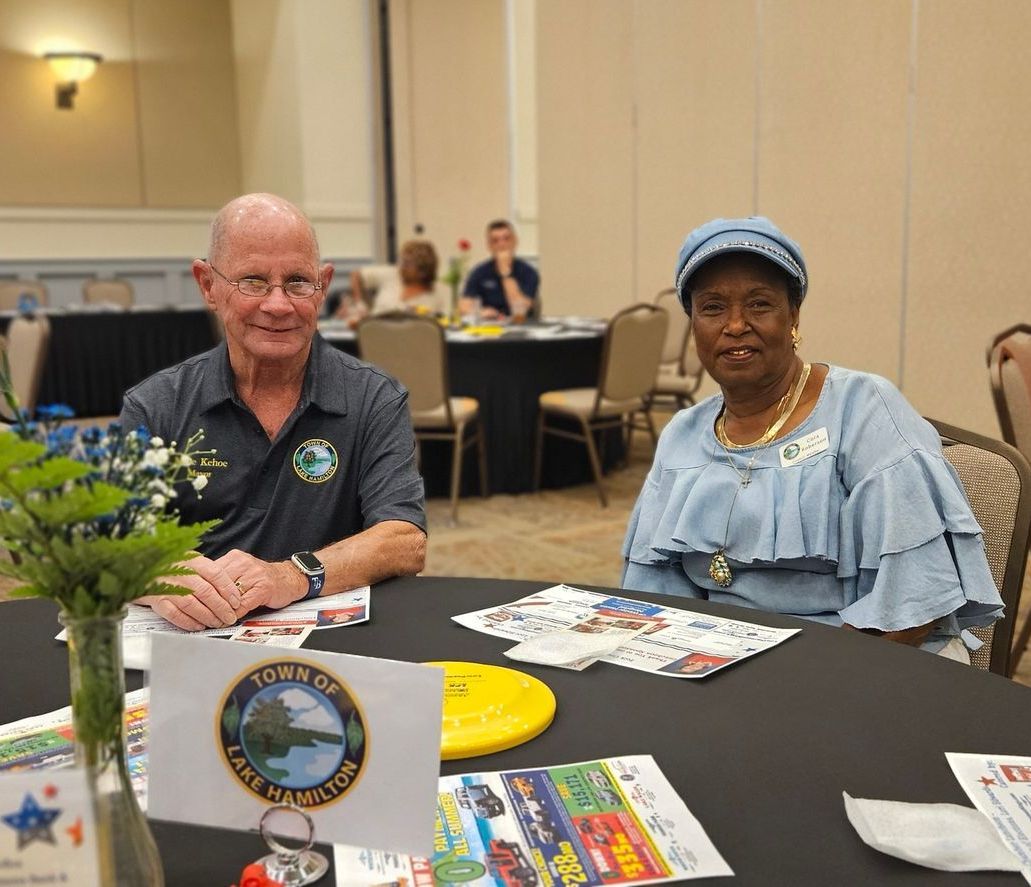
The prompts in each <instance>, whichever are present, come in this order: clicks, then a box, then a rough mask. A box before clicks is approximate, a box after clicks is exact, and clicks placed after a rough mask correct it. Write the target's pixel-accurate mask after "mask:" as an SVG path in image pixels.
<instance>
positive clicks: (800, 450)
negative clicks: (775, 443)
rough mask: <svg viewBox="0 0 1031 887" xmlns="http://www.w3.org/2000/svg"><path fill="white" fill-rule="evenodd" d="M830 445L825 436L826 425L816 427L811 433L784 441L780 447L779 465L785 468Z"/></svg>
mask: <svg viewBox="0 0 1031 887" xmlns="http://www.w3.org/2000/svg"><path fill="white" fill-rule="evenodd" d="M829 446H830V441H829V440H828V438H827V426H824V427H823V428H817V429H816V431H814V432H812V433H811V434H807V435H806V436H805V437H800V438H798V439H797V440H793V441H791V443H786V444H784V446H782V447H781V448H780V467H781V468H787V467H788V466H789V465H795V464H797V463H799V462H802V461H804V460H805V459H808V458H809V457H811V456H815V455H817V454H819V453H823V452H825V451H826V450H827V448H828V447H829Z"/></svg>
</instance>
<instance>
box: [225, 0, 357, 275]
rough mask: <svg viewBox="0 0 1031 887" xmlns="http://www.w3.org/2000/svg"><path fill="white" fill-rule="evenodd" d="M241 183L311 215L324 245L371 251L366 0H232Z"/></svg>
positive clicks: (326, 249)
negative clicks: (294, 204) (278, 195)
mask: <svg viewBox="0 0 1031 887" xmlns="http://www.w3.org/2000/svg"><path fill="white" fill-rule="evenodd" d="M231 8H232V22H233V29H232V30H233V35H232V40H233V50H234V54H235V59H236V78H235V79H236V91H237V96H238V101H237V116H238V119H239V124H240V158H241V161H240V163H241V178H242V190H243V191H246V192H249V191H271V192H273V193H275V194H281V195H283V196H284V197H286V198H287V199H289V200H293V201H294V202H296V203H297V204H298V205H299V206H301V207H302V208H303V209H304V210H305V211H306V212H307V213H308V214H309V216H311V218H312V221H313V222H314V223H315V227H316V229H317V231H318V234H319V243H320V246H321V248H322V253H323V255H326V256H354V257H359V258H361V257H371V256H372V255H373V252H374V246H373V242H374V236H373V235H374V227H375V226H374V218H373V215H374V209H373V181H374V175H375V172H374V170H375V164H374V162H373V154H372V152H373V110H372V95H371V93H372V77H371V70H372V57H371V46H370V23H369V18H368V4H367V3H366V2H365V0H231Z"/></svg>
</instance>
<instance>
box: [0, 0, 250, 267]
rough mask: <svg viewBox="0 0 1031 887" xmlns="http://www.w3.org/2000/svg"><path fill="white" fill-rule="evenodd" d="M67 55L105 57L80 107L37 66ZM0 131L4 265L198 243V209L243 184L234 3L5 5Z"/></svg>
mask: <svg viewBox="0 0 1031 887" xmlns="http://www.w3.org/2000/svg"><path fill="white" fill-rule="evenodd" d="M61 48H69V49H78V50H89V51H94V52H99V53H100V54H101V55H103V56H104V61H103V63H102V64H101V65H100V66H99V67H98V69H97V72H96V74H95V75H94V76H93V77H92V78H91V79H90V80H88V81H86V82H85V83H83V84H82V85H81V87H80V90H79V94H78V96H77V97H76V99H75V108H74V109H73V110H60V109H57V108H56V107H55V106H54V79H53V75H52V74H51V72H50V69H49V66H48V65H47V63H46V62H45V61H44V60H43V59H41V58H40V55H41V54H42V53H43V52H44V51H47V50H49V49H61ZM0 132H2V133H3V147H2V154H0V156H2V158H3V162H2V163H0V258H19V259H31V258H39V259H48V258H68V257H75V258H78V257H90V258H99V257H109V256H119V257H121V256H141V255H148V256H151V255H168V254H172V253H171V251H172V250H178V249H179V248H181V247H182V246H183V245H184V244H203V242H204V238H205V236H206V221H204V220H203V219H204V218H205V216H204V215H203V214H201V213H197V212H195V211H192V208H198V207H211V206H218V205H219V204H221V203H222V202H223V201H224V200H225V199H227V198H228V197H229V196H231V195H232V194H234V193H236V192H237V191H238V189H239V180H240V176H239V160H238V156H239V152H238V148H237V126H236V110H235V98H234V90H233V77H232V52H231V40H230V22H229V14H228V5H227V3H226V2H213V0H178V2H176V3H175V4H168V3H162V2H159V0H41V2H33V3H24V2H19V0H0ZM193 252H195V249H193V248H192V247H191V249H190V250H189V253H193Z"/></svg>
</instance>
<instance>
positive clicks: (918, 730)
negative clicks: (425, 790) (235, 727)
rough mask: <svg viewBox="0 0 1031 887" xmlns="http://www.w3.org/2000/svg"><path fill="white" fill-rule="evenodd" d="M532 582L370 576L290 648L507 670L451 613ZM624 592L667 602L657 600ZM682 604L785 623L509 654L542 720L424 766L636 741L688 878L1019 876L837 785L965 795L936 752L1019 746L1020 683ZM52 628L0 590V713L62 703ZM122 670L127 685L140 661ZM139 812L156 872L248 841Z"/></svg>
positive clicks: (250, 846)
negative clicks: (342, 622) (942, 844)
mask: <svg viewBox="0 0 1031 887" xmlns="http://www.w3.org/2000/svg"><path fill="white" fill-rule="evenodd" d="M541 587H543V586H542V584H541V583H531V582H514V581H506V580H498V579H426V578H421V579H411V578H410V579H398V580H393V581H391V582H387V583H383V584H382V585H380V586H377V588H376V589H375V590H374V591H373V595H372V619H371V621H370V622H369V623H367V624H364V625H356V626H352V627H348V628H338V629H332V630H328V631H318V632H315V633H313V634H312V635H311V636H310V637H309V638H308V639H307V641H306V642H305V646H306V647H309V648H316V649H324V650H335V651H339V652H348V653H358V654H362V655H371V656H389V657H392V658H395V659H401V660H406V661H413V662H420V661H428V660H439V659H461V660H469V661H473V662H486V663H492V664H496V665H508V666H512V665H513V664H514V663H512V662H511V660H508V659H506V658H505V657H504V656H503V655H502V650H504V649H505V648H506V647H508V646H510V642H508V641H505V640H503V639H500V638H495V637H490V636H488V635H484V634H479V633H477V632H473V631H470V630H468V629H465V628H462V627H460V626H458V625H457V624H455V623H454V622H451V621H450V618H449V617H450V616H451V615H454V614H457V613H463V612H467V611H469V610H473V609H478V608H482V607H486V606H489V605H492V604H499V603H503V602H505V601H510V600H514V599H516V598H518V597H522V596H524V595H527V594H529V593H531V592H532V591H534V590H537V589H539V588H541ZM633 597H635V598H640V599H645V600H649V599H650V600H656V601H661V602H662V603H664V604H666V605H667V606H668V605H669V604H670V598H668V597H667V598H659V597H656V596H651V595H644V594H636V593H635V594H634V595H633ZM683 606H684V607H685V608H690V609H692V610H697V611H700V612H707V613H717V614H720V615H724V616H732V617H735V618H743V619H748V620H750V621H753V622H759V623H762V624H766V625H776V626H787V627H802V628H803V631H802V633H801V634H799V635H797V636H796V637H794V638H792V639H791V640H789V641H787V642H786V643H784V644H782V645H781V646H779V647H777V648H775V649H773V650H770V651H768V652H766V653H763V654H762V655H760V656H759V657H757V658H755V659H752V660H749V661H747V662H744V663H741V664H739V665H736V666H734V667H733V668H730V669H727V670H725V671H722V672H719V673H717V674H714V675H712V676H710V677H708V678H705V679H703V680H695V681H688V680H675V679H673V678H666V677H657V676H653V675H648V674H644V673H642V672H638V671H633V670H631V669H627V668H620V667H617V666H612V665H607V664H604V663H598V664H596V665H593V666H591V667H590V668H589V669H587V670H586V671H583V672H570V671H564V670H561V669H553V668H545V667H538V666H533V665H527V664H523V663H519V664H518V667H519V668H520V669H522V670H524V671H527V672H529V673H531V674H533V675H535V676H537V677H539V678H540V679H541V680H543V681H544V682H545V683H547V684H548V685H549V686H550V687H551V688H552V690H553V691H554V692H555V696H556V697H557V700H558V709H557V712H556V716H555V721H554V723H553V724H552V725H551V727H549V728H548V730H547V731H546V732H544V733H543V734H542V735H540V736H539V737H537V738H536V739H534V740H532V741H530V742H528V743H526V744H525V745H521V746H518V747H516V748H513V749H509V750H507V751H503V752H499V753H497V754H493V755H488V756H484V757H481V758H474V759H469V760H465V761H448V762H444V763H442V764H441V772H442V773H446V774H453V773H463V772H469V771H477V770H499V769H514V768H519V767H539V766H547V765H551V764H562V763H571V762H575V761H583V760H590V759H593V758H598V757H608V756H613V755H621V754H651V755H653V756H654V757H655V759H656V761H657V762H658V764H659V766H660V767H661V769H662V771H663V772H664V773H665V775H666V777H667V778H668V779H669V781H670V782H671V783H672V784H673V786H674V787H675V788H676V790H677V792H678V793H679V794H680V795H681V797H682V798H683V799H684V801H685V802H686V803H687V805H688V807H690V809H691V811H692V812H693V813H694V814H695V815H696V816H697V817H698V819H699V820H700V821H701V823H702V825H703V826H704V827H705V829H706V830H707V832H708V834H709V836H710V837H711V838H712V840H713V842H714V843H715V845H716V847H717V848H718V849H719V851H720V852H721V853H722V854H723V856H724V857H725V858H726V860H727V862H728V864H729V865H730V866H731V868H733V869H734V871H735V873H736V878H735V880H733V881H725V880H723V879H720V880H719V881H717V880H715V879H713V880H706V881H699V882H690V883H699V884H713V885H716V884H730V883H733V884H742V885H763V887H766V885H782V884H783V885H791V887H802V885H818V887H829V885H834V887H838V885H852V884H876V885H878V887H880V885H890V884H912V885H927V884H931V885H933V884H942V885H946V887H968V885H970V887H972V885H986V887H989V885H994V887H1004V885H1013V887H1017V885H1019V884H1021V883H1023V882H1022V880H1021V879H1020V876H1019V875H1016V874H997V873H965V874H959V873H948V874H944V873H939V872H935V871H931V870H929V869H925V868H919V867H917V866H914V865H910V864H908V863H905V862H901V861H899V860H896V859H893V858H891V857H887V856H884V855H882V854H880V853H877V852H875V851H873V850H871V849H870V848H868V847H867V846H866V845H864V844H863V843H862V842H861V841H860V840H859V838H858V837H857V836H856V834H855V832H854V831H853V829H852V827H851V826H850V825H849V823H848V821H847V819H846V817H845V811H844V807H843V803H842V798H841V792H842V791H843V790H844V791H847V792H848V793H849V794H851V795H853V796H854V797H862V798H884V799H891V800H900V801H912V802H946V803H954V804H962V805H964V806H969V802H968V801H967V799H966V796H965V795H964V794H963V791H962V790H961V789H960V787H959V785H958V783H957V782H956V781H955V779H954V778H953V777H952V774H951V771H950V770H949V767H948V764H947V763H946V760H945V755H944V753H945V752H947V751H960V752H984V753H994V754H1025V755H1026V754H1029V753H1031V690H1028V689H1027V688H1025V687H1021V686H1019V685H1016V684H1013V683H1012V682H1010V681H1008V680H1006V679H1005V678H1001V677H998V676H996V675H992V674H988V673H986V672H980V671H975V670H974V669H972V668H969V667H967V666H963V665H959V664H957V663H954V662H950V661H946V660H944V659H941V658H940V657H936V656H932V655H931V654H928V653H924V652H921V651H919V650H914V649H911V648H907V647H902V646H900V645H897V644H892V643H890V642H888V641H884V640H881V639H879V638H873V637H868V636H866V635H863V634H861V633H859V632H844V631H841V630H839V629H833V628H828V627H827V626H823V625H818V624H814V623H810V622H803V621H800V620H795V619H791V618H789V617H786V616H777V615H771V614H764V613H758V612H755V611H745V610H740V609H737V608H734V607H726V606H720V605H717V604H710V603H708V602H706V601H690V602H686V601H685V602H684V603H683ZM58 627H59V626H58V624H57V619H56V611H55V610H54V608H53V606H52V605H50V604H49V603H46V602H40V601H18V602H13V603H5V604H2V605H0V650H3V672H4V679H3V681H2V682H0V712H2V720H4V721H9V720H14V719H16V718H21V717H25V716H28V715H33V714H40V713H42V712H45V711H49V710H52V709H54V708H58V707H60V706H62V705H66V704H67V701H68V679H67V666H66V659H67V653H66V650H65V648H64V647H63V646H62V645H60V644H58V643H56V642H54V641H53V640H52V637H53V635H54V634H55V633H56V631H57V630H58ZM128 677H129V679H130V680H129V683H130V685H131V686H133V687H138V686H140V683H141V681H140V675H139V673H138V672H130V673H129V676H128ZM198 741H203V739H198ZM186 778H188V777H186ZM384 803H389V799H384ZM153 825H154V832H155V835H156V837H157V840H158V844H159V846H160V848H161V854H162V859H163V860H164V865H165V872H166V882H167V883H168V885H169V887H179V885H200V884H203V885H226V884H230V883H232V882H233V879H235V878H236V877H237V876H238V875H239V872H240V869H241V868H242V867H243V865H244V863H245V862H247V861H249V860H251V859H254V858H257V857H258V856H259V855H261V853H262V845H261V842H260V841H259V839H258V838H257V837H256V836H255V835H251V834H240V833H235V832H230V831H223V830H216V829H208V828H200V827H192V826H186V825H179V824H174V823H165V822H156V823H154V824H153ZM323 883H325V884H332V883H333V882H332V881H331V880H328V881H326V882H323Z"/></svg>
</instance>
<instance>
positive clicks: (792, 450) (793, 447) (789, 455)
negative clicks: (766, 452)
mask: <svg viewBox="0 0 1031 887" xmlns="http://www.w3.org/2000/svg"><path fill="white" fill-rule="evenodd" d="M801 451H802V448H801V447H800V446H799V445H798V444H796V443H793V444H788V445H787V446H786V447H784V458H785V459H787V460H788V461H789V462H790V461H791V460H792V459H796V458H798V454H799V453H800V452H801Z"/></svg>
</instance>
